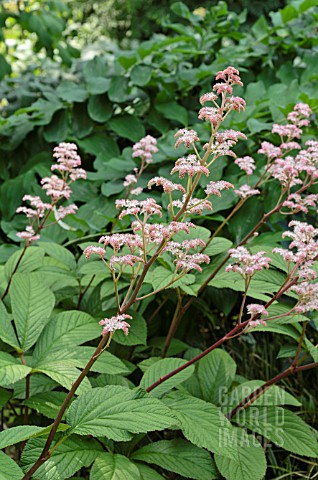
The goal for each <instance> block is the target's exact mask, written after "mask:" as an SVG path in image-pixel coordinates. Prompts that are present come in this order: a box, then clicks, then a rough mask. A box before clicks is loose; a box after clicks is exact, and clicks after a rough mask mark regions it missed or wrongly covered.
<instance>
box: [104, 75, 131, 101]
mask: <svg viewBox="0 0 318 480" xmlns="http://www.w3.org/2000/svg"><path fill="white" fill-rule="evenodd" d="M107 94H108V98H109V100H110V101H112V102H118V103H121V102H125V101H126V100H127V98H128V78H126V77H122V76H121V77H119V76H116V75H114V76H113V77H112V78H111V81H110V86H109V89H108V92H107Z"/></svg>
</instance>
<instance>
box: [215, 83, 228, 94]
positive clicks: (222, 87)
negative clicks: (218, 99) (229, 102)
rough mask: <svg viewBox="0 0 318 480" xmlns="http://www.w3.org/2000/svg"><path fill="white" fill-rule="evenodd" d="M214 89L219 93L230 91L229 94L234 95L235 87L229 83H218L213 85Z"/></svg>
mask: <svg viewBox="0 0 318 480" xmlns="http://www.w3.org/2000/svg"><path fill="white" fill-rule="evenodd" d="M213 91H214V92H216V93H217V95H221V94H222V93H228V94H229V95H232V93H233V88H232V87H231V85H228V84H227V83H216V84H215V85H214V86H213Z"/></svg>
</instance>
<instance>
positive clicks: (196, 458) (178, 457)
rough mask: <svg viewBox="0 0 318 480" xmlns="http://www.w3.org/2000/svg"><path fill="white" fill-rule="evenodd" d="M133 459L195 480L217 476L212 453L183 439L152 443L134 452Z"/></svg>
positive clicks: (205, 479)
mask: <svg viewBox="0 0 318 480" xmlns="http://www.w3.org/2000/svg"><path fill="white" fill-rule="evenodd" d="M131 459H132V460H136V461H142V462H147V463H152V464H154V465H159V467H162V468H164V469H166V470H169V471H170V472H174V473H178V474H179V475H183V476H184V477H186V478H194V479H195V480H211V479H212V478H217V475H216V471H215V468H214V465H213V463H212V460H211V456H210V454H209V453H208V452H207V451H206V450H203V449H202V448H199V447H196V446H195V445H192V444H191V443H189V442H187V441H186V440H182V439H174V440H161V441H159V442H155V443H150V444H149V445H146V446H145V447H142V448H140V449H139V450H137V451H136V452H134V453H133V455H132V456H131Z"/></svg>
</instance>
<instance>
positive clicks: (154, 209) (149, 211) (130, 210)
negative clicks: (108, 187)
mask: <svg viewBox="0 0 318 480" xmlns="http://www.w3.org/2000/svg"><path fill="white" fill-rule="evenodd" d="M116 208H118V209H121V212H120V215H119V218H120V219H122V218H123V217H125V216H126V215H133V216H135V217H137V218H138V215H144V217H145V218H148V217H149V216H151V215H159V216H160V217H161V216H162V213H161V210H162V207H161V206H160V205H158V204H157V202H156V201H155V199H154V198H147V199H146V200H143V201H141V202H139V201H138V200H124V199H123V200H116Z"/></svg>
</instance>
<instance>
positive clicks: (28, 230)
mask: <svg viewBox="0 0 318 480" xmlns="http://www.w3.org/2000/svg"><path fill="white" fill-rule="evenodd" d="M16 236H17V237H19V238H21V239H22V240H25V241H26V242H27V243H31V242H36V240H39V238H40V235H38V234H35V231H34V229H33V228H32V227H31V225H28V226H27V227H25V231H24V232H17V233H16Z"/></svg>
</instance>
